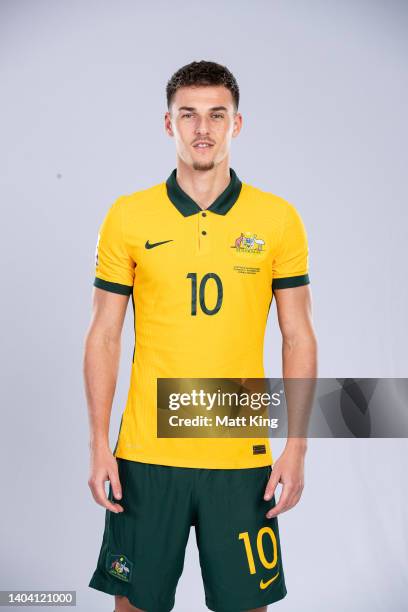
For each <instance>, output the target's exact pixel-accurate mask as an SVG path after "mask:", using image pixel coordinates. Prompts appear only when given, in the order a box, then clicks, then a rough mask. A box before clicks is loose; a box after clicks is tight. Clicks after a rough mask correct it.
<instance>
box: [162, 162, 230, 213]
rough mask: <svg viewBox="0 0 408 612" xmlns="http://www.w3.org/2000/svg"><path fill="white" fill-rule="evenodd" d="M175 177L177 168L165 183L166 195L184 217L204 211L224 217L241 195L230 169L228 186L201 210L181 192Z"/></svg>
mask: <svg viewBox="0 0 408 612" xmlns="http://www.w3.org/2000/svg"><path fill="white" fill-rule="evenodd" d="M176 175H177V168H175V169H174V170H173V172H172V173H171V174H170V176H169V178H168V179H167V181H166V187H167V195H168V197H169V199H170V200H171V201H172V202H173V204H174V206H175V207H176V208H177V209H178V210H179V211H180V212H181V214H182V215H184V217H189V216H190V215H195V214H196V213H199V212H204V210H209V211H211V212H214V213H217V215H225V214H226V213H227V212H228V211H229V210H230V208H232V207H233V205H234V204H235V202H236V201H237V200H238V197H239V194H240V193H241V187H242V183H241V181H240V180H239V178H238V177H237V175H236V174H235V171H234V170H233V169H232V168H230V176H231V180H230V183H229V185H228V186H227V187H226V188H225V189H224V191H223V192H222V193H221V194H220V195H219V196H218V198H217V199H216V200H214V202H213V203H212V204H211V205H210V206H209V207H208V208H207V209H203V208H200V207H199V205H198V204H197V202H195V201H194V200H193V199H192V198H190V196H189V195H187V193H186V192H185V191H183V190H182V188H181V187H180V185H179V184H178V182H177V179H176Z"/></svg>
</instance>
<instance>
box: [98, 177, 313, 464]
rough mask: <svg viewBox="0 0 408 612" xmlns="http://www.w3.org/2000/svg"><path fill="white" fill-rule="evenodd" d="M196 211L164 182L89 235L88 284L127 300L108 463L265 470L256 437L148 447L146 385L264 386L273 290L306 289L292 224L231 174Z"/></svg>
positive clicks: (265, 453) (297, 232) (297, 231)
mask: <svg viewBox="0 0 408 612" xmlns="http://www.w3.org/2000/svg"><path fill="white" fill-rule="evenodd" d="M230 176H231V180H230V183H229V185H228V187H227V188H226V189H225V191H224V192H223V193H221V195H220V196H219V197H218V198H217V199H216V200H215V201H214V202H213V203H212V204H211V206H209V207H208V208H207V209H206V210H202V209H201V208H200V207H199V206H198V204H197V203H196V202H194V201H193V200H192V199H191V198H190V197H189V196H188V195H187V194H186V193H185V192H184V191H183V190H182V189H181V187H180V186H179V185H178V183H177V173H176V170H174V171H173V172H172V174H171V175H170V177H169V178H168V179H167V181H166V182H163V183H160V184H158V185H155V186H154V187H151V188H150V189H146V190H144V191H137V192H135V193H132V194H130V195H125V196H121V197H119V198H118V199H117V200H116V201H115V202H114V203H113V205H112V206H111V208H110V209H109V211H108V213H107V215H106V217H105V219H104V221H103V223H102V225H101V227H100V232H99V236H98V244H97V252H96V278H95V281H94V285H95V286H96V287H98V288H100V289H104V290H106V291H113V292H114V293H120V294H123V295H131V296H132V303H133V308H134V322H135V349H134V352H133V363H132V371H131V378H130V387H129V393H128V397H127V403H126V407H125V409H124V412H123V414H122V420H121V426H120V431H119V436H118V441H117V444H116V448H115V451H114V454H115V456H116V457H120V458H123V459H129V460H133V461H141V462H144V463H155V464H162V465H172V466H179V467H196V468H219V469H221V468H250V467H260V466H264V465H271V463H272V462H273V459H272V455H271V451H270V446H269V440H268V439H265V438H260V439H259V438H256V439H255V438H194V439H193V438H158V437H157V378H263V377H265V373H264V367H263V349H264V334H265V328H266V322H267V317H268V313H269V309H270V305H271V301H272V298H273V292H274V291H276V290H280V289H285V288H288V287H297V286H300V285H305V284H308V283H309V282H310V281H309V275H308V245H307V237H306V232H305V229H304V225H303V223H302V220H301V218H300V216H299V214H298V212H297V211H296V209H295V208H294V206H293V205H292V204H290V203H289V202H287V201H286V200H284V199H282V198H281V197H278V196H276V195H273V194H271V193H267V192H264V191H261V190H260V189H257V188H255V187H253V186H251V185H248V184H246V183H242V182H241V181H240V180H239V178H238V177H237V175H236V173H235V172H234V170H233V169H232V168H231V169H230Z"/></svg>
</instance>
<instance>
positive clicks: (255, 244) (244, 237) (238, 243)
mask: <svg viewBox="0 0 408 612" xmlns="http://www.w3.org/2000/svg"><path fill="white" fill-rule="evenodd" d="M231 248H232V249H235V250H236V251H237V253H262V252H263V251H264V250H265V240H263V238H260V237H259V236H258V235H257V234H253V233H252V232H241V235H240V236H238V237H237V238H235V241H234V245H233V246H232V247H231Z"/></svg>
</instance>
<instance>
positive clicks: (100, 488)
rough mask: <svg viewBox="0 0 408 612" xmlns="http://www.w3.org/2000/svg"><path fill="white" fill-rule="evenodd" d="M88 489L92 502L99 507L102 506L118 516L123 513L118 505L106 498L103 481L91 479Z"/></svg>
mask: <svg viewBox="0 0 408 612" xmlns="http://www.w3.org/2000/svg"><path fill="white" fill-rule="evenodd" d="M88 484H89V488H90V489H91V492H92V495H93V498H94V500H95V501H96V503H97V504H99V505H100V506H103V507H104V508H106V509H107V510H110V511H111V512H114V513H115V514H118V513H119V512H123V508H122V506H121V505H120V504H114V503H112V502H111V501H110V500H109V499H108V498H107V496H106V491H105V481H104V480H100V479H99V478H93V479H91V480H90V481H89V483H88Z"/></svg>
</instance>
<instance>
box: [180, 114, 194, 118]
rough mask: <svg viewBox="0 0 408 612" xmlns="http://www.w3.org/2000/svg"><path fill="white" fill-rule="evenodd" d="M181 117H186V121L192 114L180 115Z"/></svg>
mask: <svg viewBox="0 0 408 612" xmlns="http://www.w3.org/2000/svg"><path fill="white" fill-rule="evenodd" d="M182 116H183V117H187V119H188V118H189V117H192V116H193V114H192V113H184V115H182Z"/></svg>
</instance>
